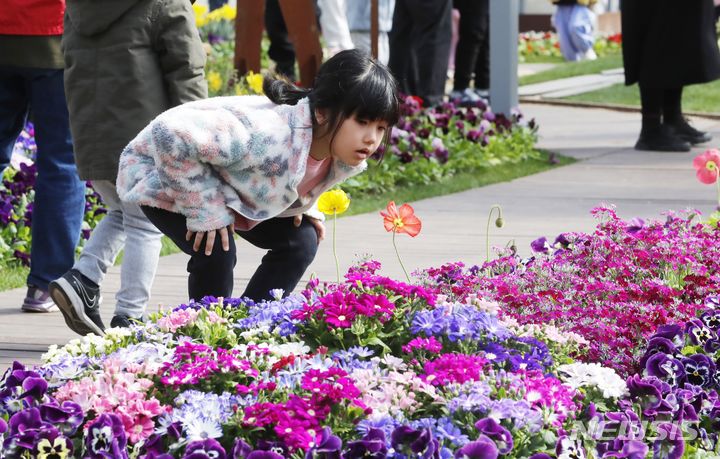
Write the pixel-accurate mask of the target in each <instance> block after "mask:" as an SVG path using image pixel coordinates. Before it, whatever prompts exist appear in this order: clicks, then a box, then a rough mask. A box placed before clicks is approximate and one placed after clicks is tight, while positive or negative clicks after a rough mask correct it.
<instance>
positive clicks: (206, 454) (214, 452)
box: [183, 438, 226, 459]
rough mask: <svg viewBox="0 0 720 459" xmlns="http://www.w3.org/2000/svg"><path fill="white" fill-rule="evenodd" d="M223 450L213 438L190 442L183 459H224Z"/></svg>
mask: <svg viewBox="0 0 720 459" xmlns="http://www.w3.org/2000/svg"><path fill="white" fill-rule="evenodd" d="M225 457H226V454H225V448H223V447H222V445H221V444H220V443H218V441H217V440H215V439H214V438H207V439H205V440H199V441H194V442H191V443H190V444H189V445H187V448H185V455H184V456H183V459H225Z"/></svg>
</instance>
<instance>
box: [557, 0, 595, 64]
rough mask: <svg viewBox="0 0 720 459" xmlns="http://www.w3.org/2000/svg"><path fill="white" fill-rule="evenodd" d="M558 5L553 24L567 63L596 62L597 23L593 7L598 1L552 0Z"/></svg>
mask: <svg viewBox="0 0 720 459" xmlns="http://www.w3.org/2000/svg"><path fill="white" fill-rule="evenodd" d="M551 1H552V2H553V4H555V5H557V9H556V10H555V14H553V18H552V22H553V25H554V26H555V29H556V30H557V34H558V40H559V41H560V51H561V52H562V54H563V57H565V60H567V61H584V60H595V59H597V54H595V50H594V49H593V46H594V45H595V35H594V33H595V22H596V20H597V18H596V17H595V13H594V12H593V11H592V9H591V8H592V7H593V6H594V5H595V3H596V2H597V0H551Z"/></svg>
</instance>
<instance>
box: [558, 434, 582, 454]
mask: <svg viewBox="0 0 720 459" xmlns="http://www.w3.org/2000/svg"><path fill="white" fill-rule="evenodd" d="M555 454H556V455H557V456H558V457H560V456H561V455H564V456H563V457H568V458H570V457H572V458H573V459H585V450H584V449H583V447H582V445H581V444H580V442H579V441H578V440H577V439H574V438H570V437H568V436H562V437H560V438H559V439H558V441H557V443H556V444H555Z"/></svg>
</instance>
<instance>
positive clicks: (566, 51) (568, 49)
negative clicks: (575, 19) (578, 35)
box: [552, 5, 578, 62]
mask: <svg viewBox="0 0 720 459" xmlns="http://www.w3.org/2000/svg"><path fill="white" fill-rule="evenodd" d="M571 15H572V5H557V7H556V8H555V13H554V14H553V17H552V23H553V25H554V26H555V30H556V31H557V37H558V43H559V44H560V52H561V53H562V55H563V57H564V58H565V60H566V61H571V62H572V61H576V60H577V54H578V53H577V49H575V46H574V45H573V41H572V38H571V37H570V35H571V32H570V17H571Z"/></svg>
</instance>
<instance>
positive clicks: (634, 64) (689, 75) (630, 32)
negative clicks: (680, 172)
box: [620, 0, 720, 152]
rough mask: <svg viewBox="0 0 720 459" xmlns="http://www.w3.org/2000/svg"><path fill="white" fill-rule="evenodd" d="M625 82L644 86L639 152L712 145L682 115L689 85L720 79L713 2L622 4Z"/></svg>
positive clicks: (637, 0) (628, 0) (626, 0)
mask: <svg viewBox="0 0 720 459" xmlns="http://www.w3.org/2000/svg"><path fill="white" fill-rule="evenodd" d="M620 6H621V10H622V34H623V63H624V67H625V84H626V85H628V86H629V85H632V84H634V83H638V84H639V86H640V102H641V106H642V128H641V130H640V136H639V138H638V141H637V143H636V144H635V149H636V150H651V151H671V152H672V151H677V152H683V151H690V149H691V146H692V145H696V144H700V143H704V142H708V141H710V140H711V137H710V135H709V134H707V133H706V132H701V131H698V130H697V129H695V128H694V127H692V126H691V125H690V123H688V121H687V119H685V117H684V116H683V113H682V91H683V88H684V87H685V86H688V85H691V84H697V83H706V82H709V81H713V80H716V79H718V78H720V50H718V43H717V36H716V32H715V20H714V4H713V0H693V1H691V2H677V1H675V0H622V1H621V3H620Z"/></svg>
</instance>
